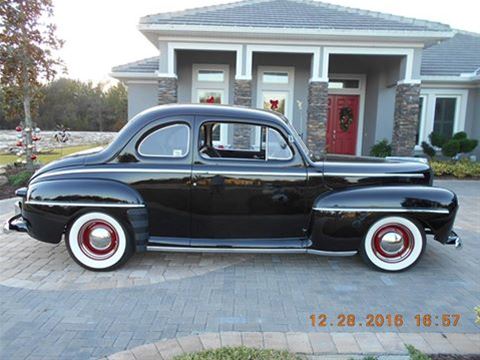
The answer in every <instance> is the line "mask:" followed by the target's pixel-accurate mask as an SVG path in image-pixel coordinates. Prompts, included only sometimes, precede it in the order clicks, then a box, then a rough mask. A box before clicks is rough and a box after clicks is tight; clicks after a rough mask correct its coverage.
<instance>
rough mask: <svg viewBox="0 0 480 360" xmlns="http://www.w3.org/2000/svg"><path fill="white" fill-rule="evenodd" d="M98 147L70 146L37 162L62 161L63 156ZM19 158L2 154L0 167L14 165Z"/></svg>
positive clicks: (39, 156) (43, 156)
mask: <svg viewBox="0 0 480 360" xmlns="http://www.w3.org/2000/svg"><path fill="white" fill-rule="evenodd" d="M97 146H99V145H92V144H90V145H81V146H69V147H64V148H63V149H55V150H53V151H52V152H51V153H48V154H40V155H38V158H37V161H39V162H41V163H42V164H47V163H49V162H51V161H54V160H57V159H60V158H61V157H63V156H66V155H69V154H73V153H76V152H78V151H82V150H87V149H91V148H94V147H97ZM17 158H18V157H17V156H16V155H14V154H0V165H6V164H13V163H14V162H15V160H17Z"/></svg>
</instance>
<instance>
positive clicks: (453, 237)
mask: <svg viewBox="0 0 480 360" xmlns="http://www.w3.org/2000/svg"><path fill="white" fill-rule="evenodd" d="M445 245H453V246H455V249H461V248H462V246H463V242H462V239H461V237H460V236H458V234H457V233H456V232H455V231H453V230H452V231H450V235H448V239H447V241H446V242H445Z"/></svg>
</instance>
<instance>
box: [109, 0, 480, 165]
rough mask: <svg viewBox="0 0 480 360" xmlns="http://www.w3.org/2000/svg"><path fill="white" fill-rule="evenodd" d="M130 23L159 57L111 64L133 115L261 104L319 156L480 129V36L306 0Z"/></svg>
mask: <svg viewBox="0 0 480 360" xmlns="http://www.w3.org/2000/svg"><path fill="white" fill-rule="evenodd" d="M138 29H139V30H140V31H141V32H142V34H143V35H145V37H146V38H147V39H148V40H149V41H150V42H151V43H152V44H153V45H154V46H155V47H156V48H157V49H158V53H159V54H158V56H156V57H153V58H148V59H142V60H138V61H136V62H134V63H129V64H125V65H120V66H116V67H114V68H113V69H112V73H111V76H113V77H114V78H116V79H119V80H121V81H123V82H124V83H125V84H126V85H127V86H128V112H129V117H133V116H134V115H135V114H137V113H138V112H140V111H142V110H143V109H146V108H148V107H150V106H153V105H157V104H166V103H175V102H182V103H191V102H193V103H198V102H206V103H212V102H213V103H222V104H237V105H244V106H252V107H258V108H269V109H273V110H276V111H279V112H282V113H284V114H285V115H286V116H287V118H289V119H290V121H291V122H292V123H293V125H294V126H295V128H296V129H297V131H298V132H299V134H301V136H302V137H303V138H304V139H305V140H306V143H307V145H308V146H309V147H310V149H311V150H312V151H313V152H315V153H317V154H318V153H320V152H322V151H323V150H324V149H327V151H328V152H330V153H339V154H357V155H360V154H368V153H369V151H370V148H371V147H372V146H373V145H374V144H375V143H376V142H378V141H380V140H382V139H387V140H389V141H391V143H392V147H393V151H394V153H395V154H396V155H407V156H409V155H411V154H412V153H413V152H414V151H418V150H419V148H420V147H419V145H420V144H421V142H422V141H424V140H428V135H429V134H430V133H431V132H432V131H433V130H434V131H436V132H439V133H442V134H444V135H447V136H448V135H451V134H452V133H455V132H458V131H466V132H467V133H468V134H469V135H470V137H473V138H480V34H472V33H466V32H462V31H457V30H454V29H452V28H451V27H450V26H448V25H445V24H440V23H436V22H430V21H424V20H417V19H411V18H405V17H399V16H394V15H388V14H382V13H377V12H370V11H365V10H358V9H352V8H346V7H342V6H337V5H331V4H327V3H323V2H317V1H310V0H246V1H241V2H237V3H231V4H225V5H218V6H209V7H203V8H197V9H191V10H186V11H180V12H171V13H160V14H155V15H149V16H145V17H143V18H141V19H140V22H139V24H138ZM228 136H229V132H228V129H221V130H220V131H219V133H218V138H217V141H218V142H220V143H222V144H226V143H228V141H229V140H228ZM477 151H478V150H477Z"/></svg>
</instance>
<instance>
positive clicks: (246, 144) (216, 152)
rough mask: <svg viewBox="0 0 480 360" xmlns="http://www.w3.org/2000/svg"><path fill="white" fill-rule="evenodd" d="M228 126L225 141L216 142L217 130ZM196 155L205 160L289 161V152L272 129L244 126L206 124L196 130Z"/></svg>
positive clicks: (290, 153)
mask: <svg viewBox="0 0 480 360" xmlns="http://www.w3.org/2000/svg"><path fill="white" fill-rule="evenodd" d="M221 126H225V127H228V136H227V139H226V141H225V142H223V143H218V142H216V141H215V140H216V138H217V137H218V129H219V128H220V127H221ZM198 143H199V152H200V155H201V156H202V157H204V158H206V159H212V158H214V159H218V158H220V159H237V160H262V161H265V160H290V159H291V158H292V157H293V152H292V150H291V148H290V146H289V145H288V143H287V141H286V140H285V138H284V137H283V136H282V135H281V134H280V133H279V132H278V131H277V130H275V129H271V128H268V127H266V126H260V125H254V124H248V123H233V122H231V123H226V122H206V123H204V124H203V125H202V127H201V129H200V139H199V142H198Z"/></svg>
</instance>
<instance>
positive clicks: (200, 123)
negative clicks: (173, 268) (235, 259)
mask: <svg viewBox="0 0 480 360" xmlns="http://www.w3.org/2000/svg"><path fill="white" fill-rule="evenodd" d="M195 122H196V126H195V129H196V134H195V140H194V149H195V150H194V153H193V156H194V162H193V167H192V184H193V187H192V205H191V206H192V237H193V239H192V244H195V241H196V239H202V238H204V239H279V238H282V239H285V238H296V239H299V238H302V237H303V236H304V227H305V225H306V223H307V218H308V215H309V211H308V210H307V209H306V206H305V201H304V189H305V183H306V168H305V166H304V163H303V159H302V158H301V155H300V154H299V152H298V150H297V149H296V148H295V146H294V145H293V144H289V143H288V141H287V139H288V134H287V133H286V132H285V130H284V129H283V128H282V129H280V128H271V127H268V126H265V125H262V124H258V123H255V122H254V121H252V120H242V119H222V118H213V117H199V116H197V117H196V119H195ZM210 124H213V125H215V126H213V125H212V131H211V132H210V134H211V137H213V138H212V139H208V136H206V135H205V127H206V126H207V125H210ZM219 125H221V127H222V128H225V126H227V127H228V129H229V130H228V133H229V141H228V144H220V145H217V148H215V149H209V150H208V151H204V146H205V142H208V140H210V143H215V134H216V133H218V130H217V129H218V128H219V127H220V126H219ZM207 133H208V131H207ZM246 134H248V136H247V135H246ZM256 137H258V138H256ZM247 138H249V140H248V144H247V145H246V146H245V144H244V146H243V148H242V146H241V142H242V141H243V142H245V139H247ZM269 138H270V143H273V142H272V141H273V139H276V140H277V142H279V141H280V142H281V144H276V146H277V149H275V151H273V152H271V153H267V149H266V147H267V144H268V142H269V140H268V139H269ZM262 146H263V147H264V149H262ZM278 146H280V147H282V146H286V149H287V150H286V151H284V152H282V151H281V149H279V148H278Z"/></svg>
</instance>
